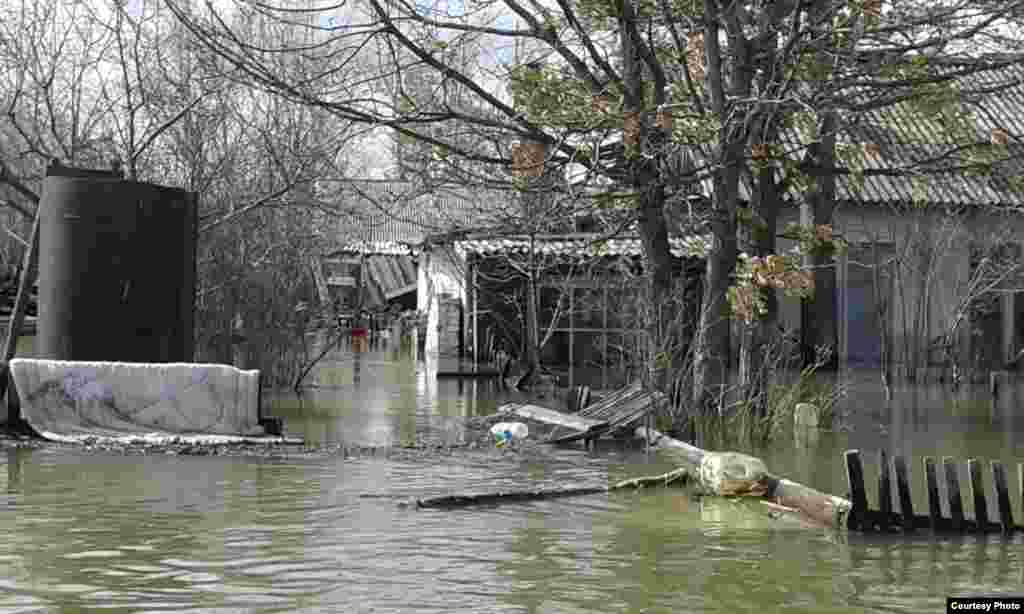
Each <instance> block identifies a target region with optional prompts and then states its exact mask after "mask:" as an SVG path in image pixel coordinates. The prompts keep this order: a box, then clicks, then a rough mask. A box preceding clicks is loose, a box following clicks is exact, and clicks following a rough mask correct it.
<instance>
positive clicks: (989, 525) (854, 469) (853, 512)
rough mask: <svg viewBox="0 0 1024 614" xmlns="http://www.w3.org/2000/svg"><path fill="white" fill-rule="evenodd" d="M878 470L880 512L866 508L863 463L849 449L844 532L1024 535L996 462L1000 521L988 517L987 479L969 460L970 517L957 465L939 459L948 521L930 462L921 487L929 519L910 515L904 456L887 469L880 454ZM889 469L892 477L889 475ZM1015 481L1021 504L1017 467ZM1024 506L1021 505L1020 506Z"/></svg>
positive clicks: (1023, 474)
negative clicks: (896, 509)
mask: <svg viewBox="0 0 1024 614" xmlns="http://www.w3.org/2000/svg"><path fill="white" fill-rule="evenodd" d="M878 456H879V458H878V465H879V474H878V489H877V492H878V499H877V501H878V509H870V508H869V507H868V499H867V490H866V488H865V486H864V468H863V465H862V464H861V455H860V451H859V450H847V451H846V453H845V459H846V478H847V482H848V484H849V487H850V494H849V497H848V498H849V499H850V501H851V503H852V504H853V507H852V508H851V509H850V512H849V515H848V517H847V527H848V528H849V529H850V530H854V531H878V532H889V531H908V532H909V531H915V530H918V529H931V530H932V531H934V532H938V533H1003V534H1010V533H1012V532H1014V531H1024V526H1021V525H1015V524H1014V522H1013V510H1012V506H1011V503H1010V493H1009V488H1008V486H1007V480H1006V469H1005V467H1004V466H1003V464H1002V463H1001V462H999V461H992V463H991V472H992V480H993V482H994V485H995V494H996V504H997V507H998V514H999V518H998V520H997V521H993V520H992V519H991V518H990V517H989V512H988V499H987V497H986V496H985V480H984V477H983V475H982V463H981V462H980V461H978V460H977V459H974V458H970V459H968V460H967V475H968V477H969V481H968V485H969V487H970V491H969V492H970V496H971V499H972V501H973V503H974V518H973V519H969V518H966V517H965V516H964V504H963V497H962V496H961V493H960V477H959V470H958V467H957V462H956V461H955V460H954V459H952V458H950V457H943V459H942V474H943V477H944V478H945V479H944V481H945V484H946V487H945V491H946V509H948V510H949V516H944V515H943V513H942V504H941V499H940V496H939V476H938V468H937V465H936V462H935V460H934V459H933V458H930V457H925V458H924V459H923V460H924V462H923V467H924V475H925V483H926V488H927V492H928V514H927V515H918V514H915V513H914V505H913V500H912V497H911V491H910V483H911V482H910V469H909V468H908V466H907V462H906V460H905V459H904V457H903V456H898V455H897V456H894V457H893V458H892V462H891V464H890V461H889V458H888V455H887V454H886V453H885V452H884V451H882V452H880V453H879V455H878ZM890 469H891V472H890ZM1017 472H1018V473H1017V475H1018V478H1017V482H1018V484H1017V485H1018V490H1019V491H1020V495H1021V500H1022V502H1024V463H1018V465H1017ZM892 475H895V478H896V494H897V499H898V501H899V505H900V512H899V513H896V512H894V511H893V507H892V500H893V499H892V479H891V477H892ZM1022 505H1024V503H1022Z"/></svg>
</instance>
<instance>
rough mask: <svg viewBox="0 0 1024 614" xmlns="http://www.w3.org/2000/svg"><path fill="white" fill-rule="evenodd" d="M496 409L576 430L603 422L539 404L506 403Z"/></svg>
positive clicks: (592, 426) (590, 427) (582, 429)
mask: <svg viewBox="0 0 1024 614" xmlns="http://www.w3.org/2000/svg"><path fill="white" fill-rule="evenodd" d="M498 411H499V412H502V413H507V414H515V415H517V416H519V417H520V418H526V419H527V420H536V421H538V422H543V423H545V424H555V425H558V426H563V427H565V428H570V429H573V430H576V431H586V430H589V429H592V428H594V427H596V426H599V425H602V424H605V423H604V422H603V421H601V420H593V419H590V418H586V417H583V416H581V415H579V414H564V413H562V412H560V411H555V410H553V409H548V408H546V407H540V406H539V405H528V404H524V405H520V404H517V403H507V404H505V405H502V406H501V407H500V408H498Z"/></svg>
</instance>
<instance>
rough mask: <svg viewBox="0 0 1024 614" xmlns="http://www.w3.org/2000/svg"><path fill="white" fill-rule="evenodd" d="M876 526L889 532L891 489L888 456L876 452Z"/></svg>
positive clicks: (883, 451) (883, 452) (881, 451)
mask: <svg viewBox="0 0 1024 614" xmlns="http://www.w3.org/2000/svg"><path fill="white" fill-rule="evenodd" d="M878 513H879V519H878V525H879V528H880V529H881V530H882V531H887V530H889V522H890V521H892V487H891V486H890V482H889V455H888V454H886V453H885V450H879V451H878Z"/></svg>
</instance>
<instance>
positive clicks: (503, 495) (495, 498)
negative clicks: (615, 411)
mask: <svg viewBox="0 0 1024 614" xmlns="http://www.w3.org/2000/svg"><path fill="white" fill-rule="evenodd" d="M689 479H690V472H689V471H688V470H687V469H682V468H681V469H673V470H672V471H669V472H668V473H662V474H660V475H653V476H643V477H639V478H632V479H629V480H623V481H621V482H616V483H615V484H612V485H611V486H582V487H576V488H550V489H540V490H518V491H510V492H497V493H482V494H475V495H474V494H470V495H445V496H441V497H430V498H428V499H419V500H417V501H416V507H419V508H434V509H454V508H460V507H470V506H474V505H495V504H498V503H513V502H523V501H541V500H546V499H557V498H560V497H575V496H581V495H596V494H602V493H609V492H614V491H617V490H625V489H627V488H632V489H636V488H644V487H646V486H669V485H671V484H676V483H684V484H685V483H686V482H687V481H688V480H689Z"/></svg>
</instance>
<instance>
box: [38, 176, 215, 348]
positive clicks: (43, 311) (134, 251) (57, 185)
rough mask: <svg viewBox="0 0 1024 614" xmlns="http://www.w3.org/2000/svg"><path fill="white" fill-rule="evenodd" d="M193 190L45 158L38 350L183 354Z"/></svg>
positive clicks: (191, 290)
mask: <svg viewBox="0 0 1024 614" xmlns="http://www.w3.org/2000/svg"><path fill="white" fill-rule="evenodd" d="M196 204H197V199H196V195H195V194H193V193H190V192H186V191H184V190H179V189H175V188H167V187H163V186H158V185H154V184H151V183H142V182H136V181H125V180H123V179H122V178H121V176H120V175H119V174H115V173H110V172H104V171H88V170H82V169H74V168H68V167H61V166H52V167H51V168H50V169H49V170H48V171H47V176H46V178H45V179H44V181H43V192H42V197H41V200H40V203H39V206H40V207H41V209H40V235H39V241H40V242H39V295H38V296H39V318H38V333H37V340H36V343H37V347H36V350H37V352H36V355H37V356H38V357H39V358H50V359H59V360H109V361H123V362H189V361H191V360H192V356H193V326H194V322H193V318H194V298H195V284H196V221H197V206H196Z"/></svg>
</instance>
